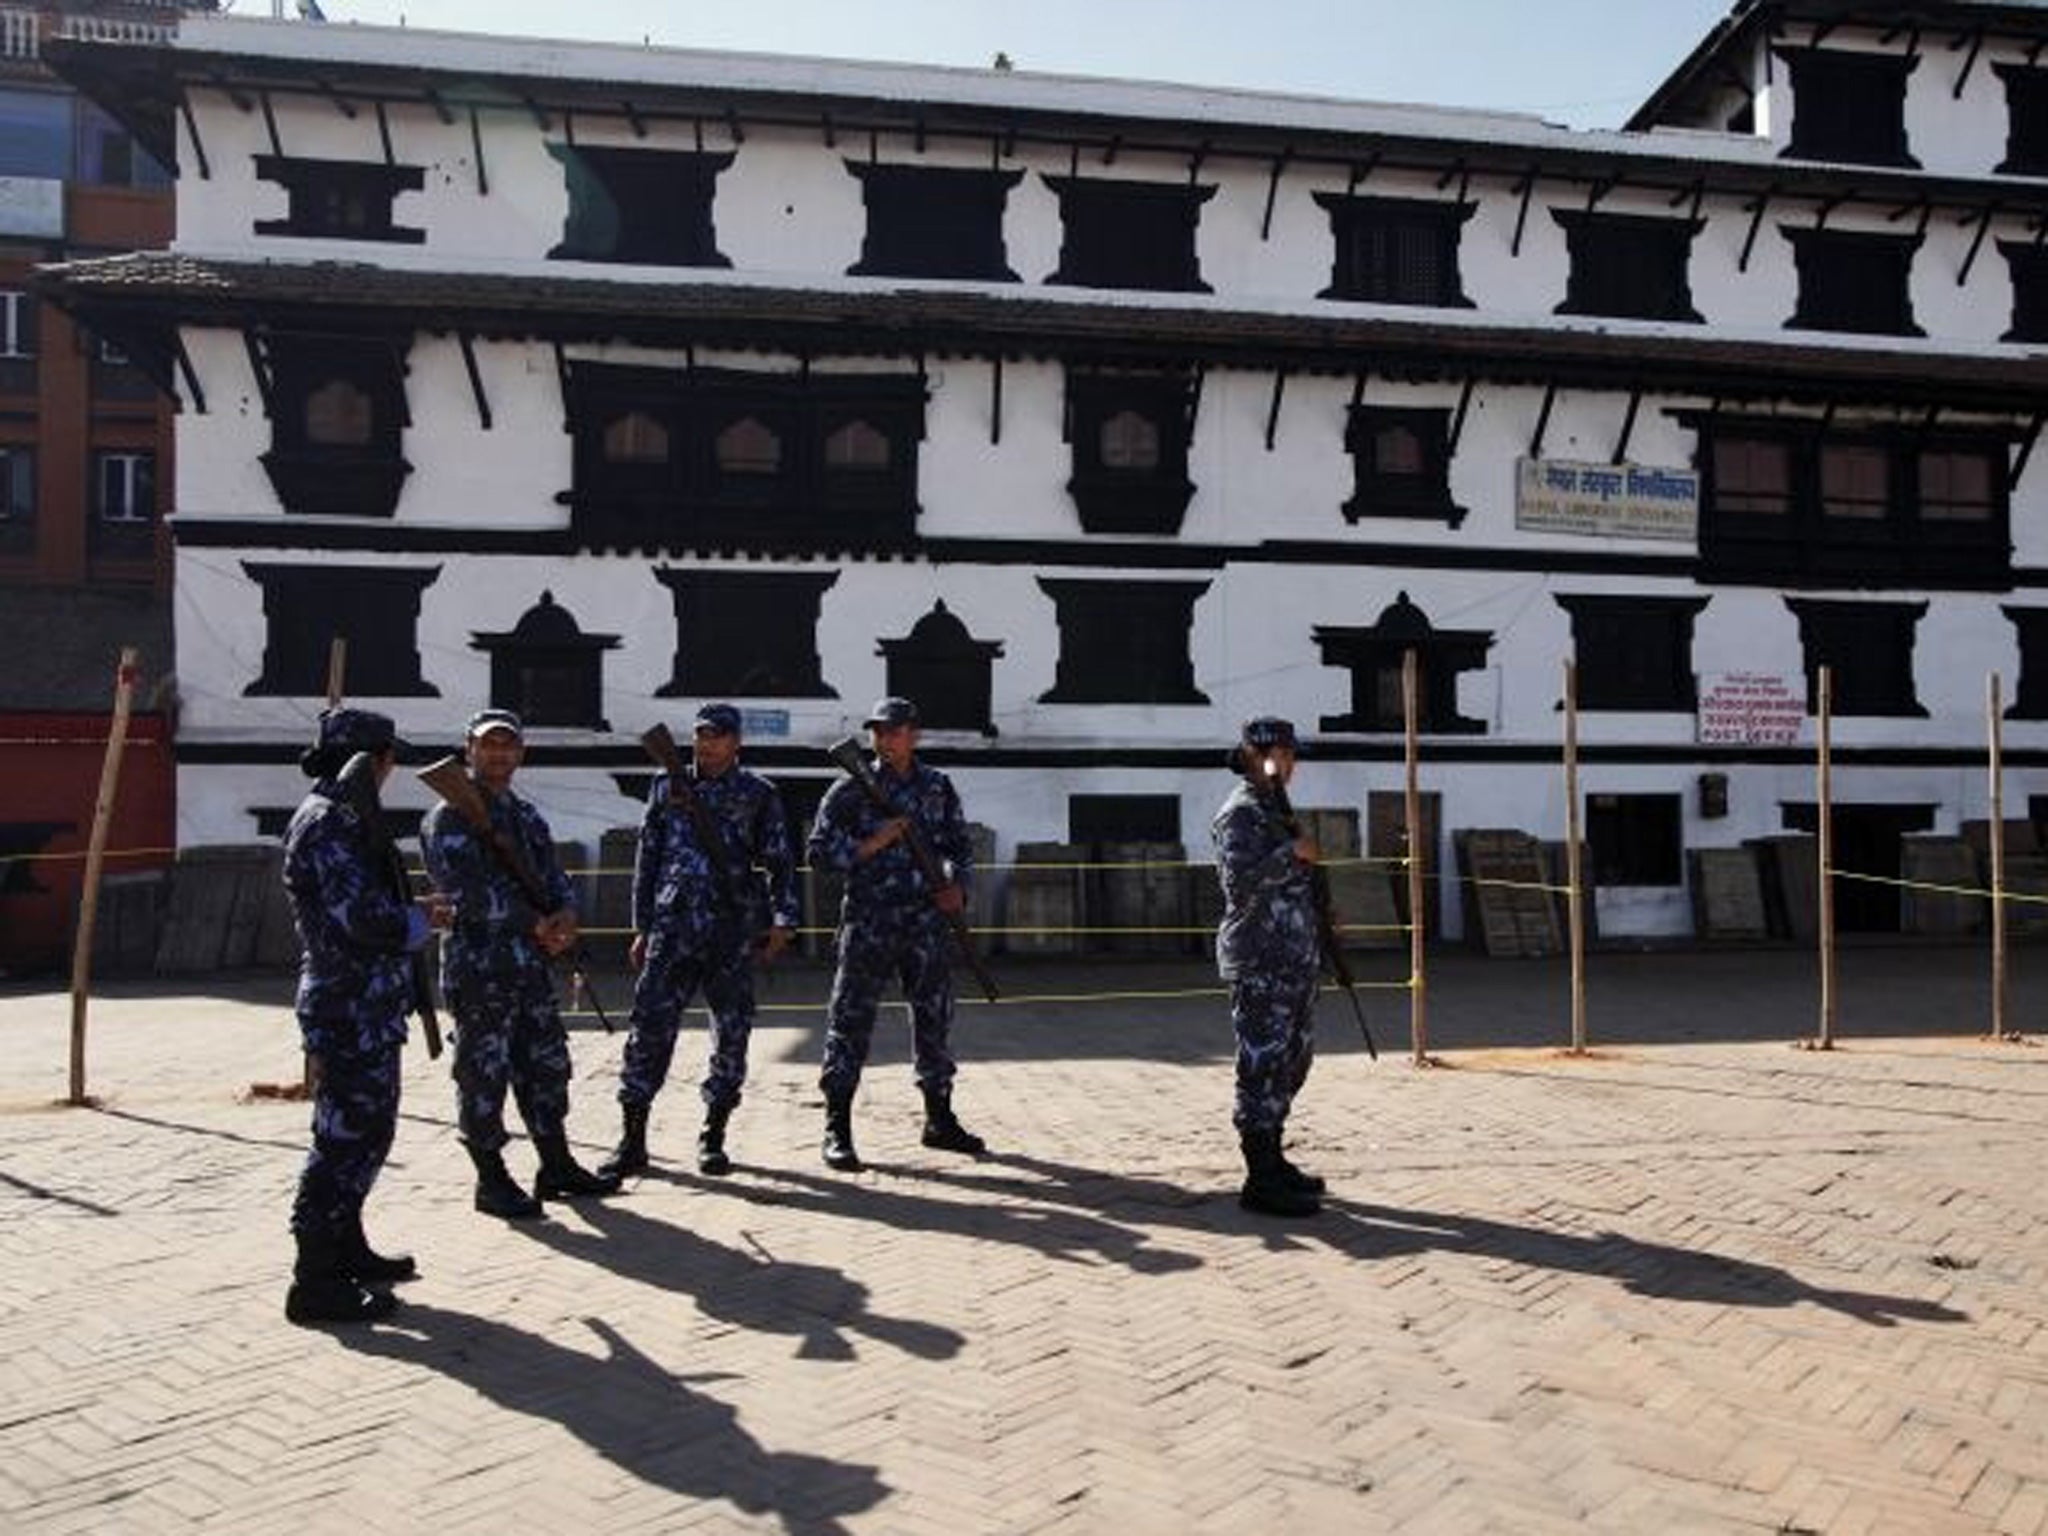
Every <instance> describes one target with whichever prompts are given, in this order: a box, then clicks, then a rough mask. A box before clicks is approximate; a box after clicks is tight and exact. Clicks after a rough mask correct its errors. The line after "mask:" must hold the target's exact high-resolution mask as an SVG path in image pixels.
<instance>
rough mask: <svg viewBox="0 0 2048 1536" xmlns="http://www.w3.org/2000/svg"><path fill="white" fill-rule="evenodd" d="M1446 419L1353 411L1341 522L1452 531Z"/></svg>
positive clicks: (1457, 510)
mask: <svg viewBox="0 0 2048 1536" xmlns="http://www.w3.org/2000/svg"><path fill="white" fill-rule="evenodd" d="M1450 423H1451V413H1450V412H1449V411H1442V410H1412V409H1407V408H1395V407H1390V406H1380V405H1355V406H1353V407H1352V408H1351V412H1350V415H1349V417H1348V419H1347V420H1346V423H1345V427H1344V446H1345V447H1346V448H1347V449H1349V450H1350V453H1351V465H1352V472H1353V475H1354V477H1355V479H1354V484H1353V489H1352V493H1351V499H1350V500H1349V501H1347V502H1345V503H1344V520H1345V521H1346V522H1347V523H1355V522H1357V521H1359V520H1360V519H1361V518H1368V517H1423V518H1431V519H1434V520H1436V521H1439V522H1444V523H1449V524H1450V525H1451V526H1452V527H1454V528H1455V527H1456V526H1457V525H1458V524H1459V523H1461V522H1463V521H1464V518H1465V509H1464V508H1463V507H1460V506H1458V505H1456V504H1455V503H1453V502H1452V500H1451V450H1450V434H1451V425H1450Z"/></svg>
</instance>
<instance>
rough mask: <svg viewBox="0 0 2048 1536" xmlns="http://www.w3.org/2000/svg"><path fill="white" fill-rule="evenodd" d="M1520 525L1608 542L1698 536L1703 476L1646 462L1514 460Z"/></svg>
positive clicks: (1687, 539) (1686, 540)
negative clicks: (1582, 535)
mask: <svg viewBox="0 0 2048 1536" xmlns="http://www.w3.org/2000/svg"><path fill="white" fill-rule="evenodd" d="M1515 470H1516V478H1515V526H1516V527H1517V528H1527V529H1530V530H1532V531H1534V532H1539V533H1583V534H1591V535H1594V536H1595V537H1598V538H1607V539H1671V540H1674V541H1676V542H1680V543H1691V542H1692V541H1693V540H1694V539H1696V538H1697V537H1698V536H1699V521H1700V477H1699V475H1698V474H1696V473H1695V472H1694V471H1692V470H1690V469H1658V468H1655V467H1653V466H1650V465H1644V464H1574V463H1572V462H1570V461H1569V460H1566V459H1518V460H1516V461H1515Z"/></svg>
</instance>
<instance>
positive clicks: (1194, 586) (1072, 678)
mask: <svg viewBox="0 0 2048 1536" xmlns="http://www.w3.org/2000/svg"><path fill="white" fill-rule="evenodd" d="M1038 585H1039V589H1040V590H1041V591H1043V592H1044V593H1045V595H1046V596H1047V597H1049V598H1051V599H1052V600H1053V604H1054V606H1055V608H1056V610H1057V613H1058V623H1059V632H1060V649H1059V660H1058V663H1057V665H1056V667H1055V670H1054V674H1053V686H1052V687H1051V688H1050V689H1048V690H1047V691H1046V692H1044V693H1042V694H1040V695H1039V696H1038V698H1039V702H1040V703H1041V704H1160V705H1165V704H1207V703H1208V702H1209V696H1208V695H1207V694H1206V693H1204V692H1202V690H1201V689H1200V688H1198V687H1196V686H1195V672H1194V659H1193V653H1192V650H1191V645H1190V642H1191V639H1192V636H1193V631H1194V609H1195V603H1196V601H1197V600H1198V599H1200V597H1201V596H1202V594H1203V593H1205V592H1207V591H1208V590H1209V585H1210V584H1209V583H1208V582H1206V581H1102V580H1078V579H1077V580H1069V579H1065V578H1058V577H1052V576H1041V577H1039V578H1038Z"/></svg>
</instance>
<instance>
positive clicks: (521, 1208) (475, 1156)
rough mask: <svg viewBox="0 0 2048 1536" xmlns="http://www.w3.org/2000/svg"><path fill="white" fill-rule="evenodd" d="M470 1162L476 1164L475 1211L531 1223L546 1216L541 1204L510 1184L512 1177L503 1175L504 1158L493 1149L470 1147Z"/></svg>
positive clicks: (505, 1173)
mask: <svg viewBox="0 0 2048 1536" xmlns="http://www.w3.org/2000/svg"><path fill="white" fill-rule="evenodd" d="M469 1160H470V1161H471V1162H472V1163H475V1164H476V1208H477V1209H478V1210H480V1211H482V1212H483V1213H484V1214H485V1215H486V1216H502V1217H504V1219H505V1220H507V1221H532V1220H534V1219H535V1218H536V1217H539V1216H545V1215H546V1214H547V1212H545V1211H543V1210H542V1209H541V1205H540V1201H538V1200H536V1199H535V1198H534V1197H533V1196H531V1195H529V1194H528V1193H527V1192H526V1191H525V1190H523V1189H521V1188H520V1187H519V1186H518V1185H517V1184H514V1183H513V1182H512V1175H511V1174H509V1173H507V1172H506V1171H505V1158H504V1155H503V1154H502V1153H500V1152H499V1151H498V1149H497V1148H496V1147H493V1148H491V1150H490V1151H488V1152H486V1151H485V1150H484V1149H483V1148H482V1147H478V1146H470V1148H469Z"/></svg>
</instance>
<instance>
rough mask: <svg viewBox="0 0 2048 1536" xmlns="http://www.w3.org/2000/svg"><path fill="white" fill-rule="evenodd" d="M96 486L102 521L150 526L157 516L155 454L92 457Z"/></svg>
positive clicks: (112, 454) (97, 455) (108, 454)
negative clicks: (149, 523) (148, 524)
mask: <svg viewBox="0 0 2048 1536" xmlns="http://www.w3.org/2000/svg"><path fill="white" fill-rule="evenodd" d="M93 459H94V468H93V487H94V490H95V493H96V494H97V496H98V498H99V515H100V521H101V522H104V523H147V522H150V521H152V520H154V518H155V517H156V455H155V454H153V453H100V454H95V455H94V456H93Z"/></svg>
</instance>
